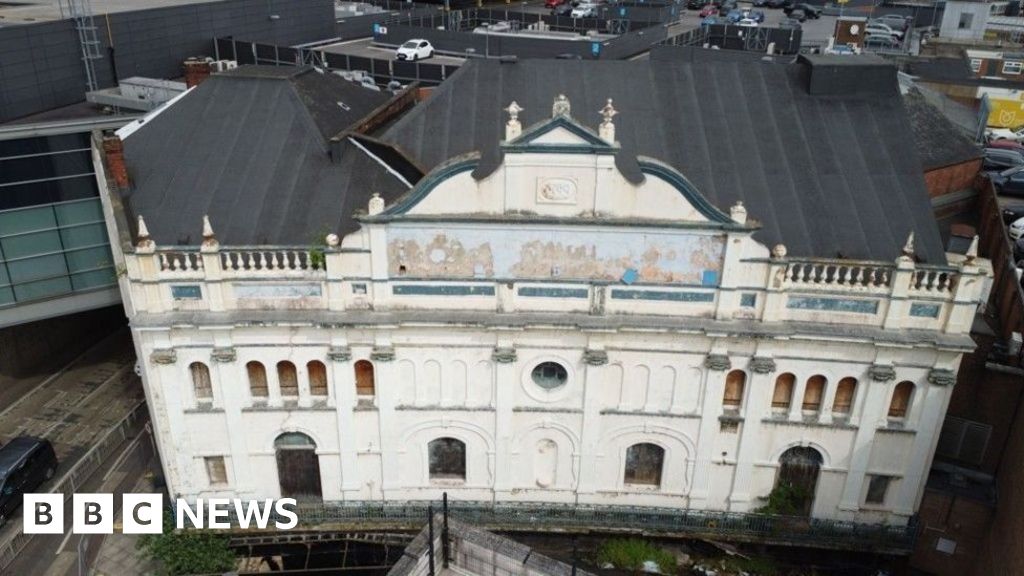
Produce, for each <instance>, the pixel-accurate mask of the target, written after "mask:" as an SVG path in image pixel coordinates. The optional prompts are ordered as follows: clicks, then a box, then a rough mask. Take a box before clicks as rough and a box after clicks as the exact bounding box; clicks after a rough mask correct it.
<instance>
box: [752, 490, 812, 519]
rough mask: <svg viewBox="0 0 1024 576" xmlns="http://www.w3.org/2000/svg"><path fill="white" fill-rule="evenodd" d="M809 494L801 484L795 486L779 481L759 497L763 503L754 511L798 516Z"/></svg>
mask: <svg viewBox="0 0 1024 576" xmlns="http://www.w3.org/2000/svg"><path fill="white" fill-rule="evenodd" d="M808 496H809V494H808V493H807V490H806V489H804V488H803V487H801V486H795V485H793V484H790V483H789V482H779V483H778V484H776V485H775V488H772V491H771V492H769V493H768V496H765V497H764V498H761V500H764V501H765V505H764V506H761V507H760V508H758V509H757V510H755V512H758V513H760V514H777V515H781V516H799V515H801V514H803V513H804V502H805V501H806V500H807V498H808Z"/></svg>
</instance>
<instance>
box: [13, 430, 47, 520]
mask: <svg viewBox="0 0 1024 576" xmlns="http://www.w3.org/2000/svg"><path fill="white" fill-rule="evenodd" d="M56 471H57V455H56V454H55V453H54V452H53V444H50V441H49V440H43V439H40V438H33V437H31V436H19V437H17V438H15V439H13V440H11V441H10V442H8V443H7V444H5V445H4V447H3V448H0V526H3V524H4V522H6V521H7V519H8V518H9V517H10V516H11V513H12V512H14V511H15V510H17V509H18V507H19V506H21V500H22V498H21V495H22V494H24V493H26V492H32V491H33V490H35V489H36V488H38V487H39V485H40V484H42V483H43V482H46V481H47V480H49V479H50V478H53V473H54V472H56Z"/></svg>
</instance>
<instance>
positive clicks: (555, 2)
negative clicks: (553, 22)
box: [544, 0, 569, 8]
mask: <svg viewBox="0 0 1024 576" xmlns="http://www.w3.org/2000/svg"><path fill="white" fill-rule="evenodd" d="M568 2H569V0H544V7H545V8H555V7H557V6H560V5H562V4H567V3H568Z"/></svg>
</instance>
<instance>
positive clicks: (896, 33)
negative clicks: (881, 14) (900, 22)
mask: <svg viewBox="0 0 1024 576" xmlns="http://www.w3.org/2000/svg"><path fill="white" fill-rule="evenodd" d="M864 35H865V36H870V35H876V36H890V37H892V38H896V39H897V40H903V31H902V30H894V29H893V28H892V27H891V26H889V25H888V24H882V23H880V22H876V23H871V22H869V23H868V25H867V26H865V27H864Z"/></svg>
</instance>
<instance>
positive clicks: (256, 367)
mask: <svg viewBox="0 0 1024 576" xmlns="http://www.w3.org/2000/svg"><path fill="white" fill-rule="evenodd" d="M245 371H246V372H248V373H249V393H250V394H252V397H253V398H266V397H267V396H269V395H270V389H269V388H268V387H267V369H266V368H264V367H263V364H261V363H259V362H256V361H255V360H253V361H252V362H249V363H247V364H246V365H245Z"/></svg>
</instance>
